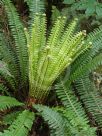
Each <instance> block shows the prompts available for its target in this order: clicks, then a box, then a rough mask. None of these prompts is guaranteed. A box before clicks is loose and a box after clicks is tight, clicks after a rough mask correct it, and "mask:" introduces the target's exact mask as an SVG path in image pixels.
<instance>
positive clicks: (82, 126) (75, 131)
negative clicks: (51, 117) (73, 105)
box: [55, 107, 96, 136]
mask: <svg viewBox="0 0 102 136" xmlns="http://www.w3.org/2000/svg"><path fill="white" fill-rule="evenodd" d="M55 110H57V111H58V112H59V113H60V114H61V115H62V117H63V119H66V120H67V122H69V125H70V126H68V127H69V128H70V131H71V133H72V134H71V136H72V135H75V136H96V128H94V127H90V126H89V125H88V124H87V123H86V122H84V120H83V117H81V116H80V118H79V117H77V116H74V115H75V114H74V112H72V111H70V110H69V109H67V108H59V107H56V108H55Z"/></svg>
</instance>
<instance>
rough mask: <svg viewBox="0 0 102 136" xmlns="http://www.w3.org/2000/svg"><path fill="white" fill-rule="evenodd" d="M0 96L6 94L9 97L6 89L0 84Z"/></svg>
mask: <svg viewBox="0 0 102 136" xmlns="http://www.w3.org/2000/svg"><path fill="white" fill-rule="evenodd" d="M0 94H6V95H8V96H9V95H10V94H9V92H8V88H7V87H6V85H4V84H3V83H0Z"/></svg>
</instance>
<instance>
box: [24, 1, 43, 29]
mask: <svg viewBox="0 0 102 136" xmlns="http://www.w3.org/2000/svg"><path fill="white" fill-rule="evenodd" d="M24 1H25V2H26V3H27V5H28V7H29V11H30V21H29V24H30V29H32V27H31V26H32V24H33V21H34V19H35V13H41V14H42V13H45V1H44V0H24Z"/></svg>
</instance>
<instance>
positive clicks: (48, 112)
mask: <svg viewBox="0 0 102 136" xmlns="http://www.w3.org/2000/svg"><path fill="white" fill-rule="evenodd" d="M33 107H34V108H35V109H36V110H37V111H38V112H40V113H41V116H42V117H43V118H44V120H45V121H46V122H47V123H48V124H49V127H50V129H51V133H53V135H54V136H59V134H60V135H61V136H67V135H69V136H71V135H70V130H69V129H68V128H67V130H66V121H65V120H64V119H63V118H62V116H61V115H60V114H59V113H58V112H57V111H55V110H53V109H51V108H49V107H47V106H43V105H34V106H33ZM53 135H52V136H53Z"/></svg>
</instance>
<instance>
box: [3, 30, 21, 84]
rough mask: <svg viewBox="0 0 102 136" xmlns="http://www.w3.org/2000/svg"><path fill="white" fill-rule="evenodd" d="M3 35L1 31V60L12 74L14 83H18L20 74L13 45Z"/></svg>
mask: <svg viewBox="0 0 102 136" xmlns="http://www.w3.org/2000/svg"><path fill="white" fill-rule="evenodd" d="M7 39H8V38H7V37H6V36H4V34H3V32H1V33H0V46H1V48H0V53H1V54H2V60H3V61H4V62H6V63H7V65H8V68H9V72H10V73H11V75H13V78H14V80H15V83H16V84H18V81H19V79H18V77H19V76H20V71H19V65H18V60H17V56H16V52H15V50H14V47H12V46H13V45H12V44H11V45H10V44H9V39H8V40H7Z"/></svg>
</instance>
